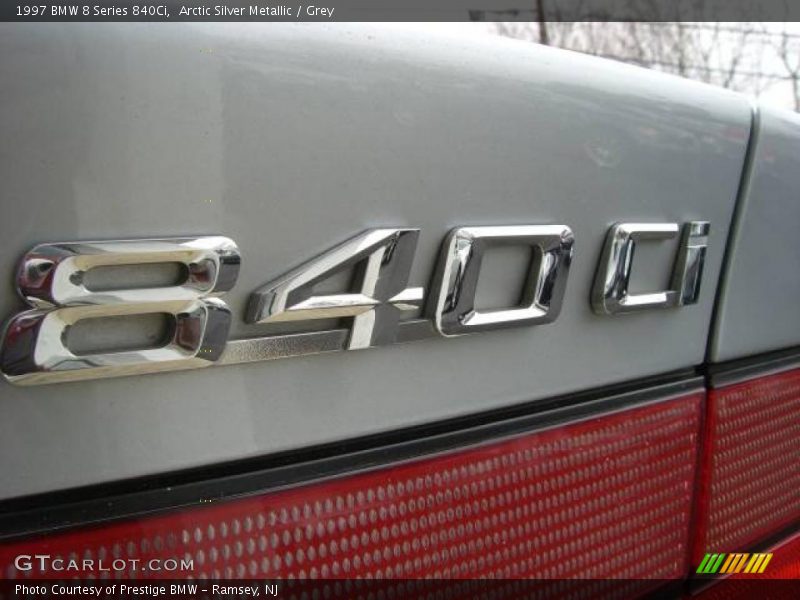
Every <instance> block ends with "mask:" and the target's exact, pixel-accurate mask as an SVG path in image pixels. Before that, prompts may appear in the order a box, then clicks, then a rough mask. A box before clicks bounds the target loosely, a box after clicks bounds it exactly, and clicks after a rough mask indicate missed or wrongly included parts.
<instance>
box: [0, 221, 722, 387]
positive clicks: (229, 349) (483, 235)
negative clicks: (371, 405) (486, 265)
mask: <svg viewBox="0 0 800 600" xmlns="http://www.w3.org/2000/svg"><path fill="white" fill-rule="evenodd" d="M678 233H679V226H678V225H677V224H675V223H618V224H616V225H614V226H613V227H612V228H611V229H610V230H609V232H608V235H607V237H606V242H605V245H604V248H603V251H602V254H601V258H600V264H599V265H598V268H597V275H596V278H595V282H594V286H593V289H592V298H591V305H592V308H593V310H594V311H595V312H596V313H598V314H604V315H613V314H618V313H625V312H631V311H637V310H644V309H652V308H667V307H675V306H682V305H685V304H693V303H695V302H697V298H698V294H699V290H700V280H701V278H702V268H703V262H704V260H705V253H706V247H707V236H708V233H709V224H708V223H707V222H704V221H692V222H689V223H686V224H685V225H684V226H683V234H682V238H681V242H680V246H679V248H678V252H677V255H676V258H675V264H674V267H673V272H672V279H671V283H670V288H669V289H667V290H661V291H657V292H650V293H647V294H629V293H628V283H629V280H630V274H631V267H632V263H633V250H634V247H635V244H636V242H637V241H638V240H647V239H668V238H672V237H675V236H677V235H678ZM418 237H419V230H418V229H411V228H386V229H372V230H369V231H366V232H364V233H362V234H360V235H358V236H356V237H354V238H352V239H350V240H348V241H346V242H344V243H342V244H340V245H339V246H336V247H335V248H333V249H331V250H329V251H328V252H326V253H324V254H322V255H321V256H318V257H317V258H315V259H313V260H311V261H309V262H307V263H305V264H303V265H301V266H300V267H298V268H296V269H293V270H291V271H289V272H288V273H286V274H285V275H283V276H282V277H279V278H277V279H275V280H273V281H270V282H268V283H266V284H264V285H263V286H261V287H260V288H258V289H256V290H255V291H254V292H252V294H251V295H250V299H249V303H248V306H247V311H246V314H245V315H243V316H244V320H245V321H246V322H248V323H279V322H287V321H312V320H318V319H336V318H338V319H342V320H343V321H344V322H346V323H347V326H345V327H343V328H337V329H328V330H324V331H309V332H306V333H291V334H280V335H272V336H262V337H253V338H247V339H238V340H230V341H229V340H228V334H229V330H230V324H231V318H232V317H231V310H230V308H229V307H228V306H227V304H225V302H224V300H223V299H222V296H224V294H225V292H228V291H230V290H231V289H232V288H233V286H234V285H235V283H236V279H237V276H238V274H239V267H240V264H241V257H240V254H239V250H238V248H237V246H236V243H235V242H234V241H233V240H231V239H229V238H227V237H222V236H204V237H194V238H165V239H150V240H119V241H104V242H70V243H57V244H41V245H39V246H36V247H34V248H33V249H32V250H31V251H30V252H28V253H27V254H26V255H25V256H24V257H23V258H22V261H21V263H20V266H19V269H18V272H17V286H18V288H19V292H20V294H21V295H22V297H23V299H24V300H25V302H27V303H28V304H29V305H30V307H31V309H30V310H26V311H23V312H20V313H17V314H16V315H14V316H13V317H11V319H10V320H9V321H8V323H7V325H6V328H5V333H4V336H3V342H2V349H1V351H0V352H1V354H0V368H2V372H3V375H4V376H5V377H6V379H8V380H9V381H10V382H12V383H15V384H22V385H34V384H42V383H55V382H62V381H77V380H82V379H96V378H100V377H115V376H121V375H138V374H143V373H154V372H160V371H173V370H179V369H195V368H200V367H206V366H211V365H226V364H235V363H243V362H257V361H262V360H271V359H275V358H285V357H289V356H300V355H305V354H315V353H320V352H332V351H338V350H353V349H359V348H370V347H373V346H381V345H384V344H391V343H395V342H401V341H411V340H415V339H421V338H424V337H430V336H437V335H439V336H444V337H451V336H459V335H463V334H466V333H472V332H480V331H489V330H493V329H500V328H505V327H518V326H527V325H538V324H542V323H549V322H551V321H554V320H555V319H556V318H557V317H558V314H559V311H560V309H561V303H562V300H563V297H564V291H565V289H566V284H567V277H568V274H569V267H570V263H571V262H572V260H573V254H574V248H573V246H574V236H573V233H572V230H571V229H570V228H569V227H567V226H566V225H510V226H491V227H460V228H457V229H454V230H453V231H451V232H450V233H449V234H448V235H447V237H446V238H445V240H444V243H443V245H442V249H441V252H440V255H439V259H438V261H437V264H436V267H435V269H434V273H433V276H432V279H431V285H430V289H429V291H428V294H427V297H426V291H425V290H424V289H423V288H419V287H409V286H408V281H409V277H410V273H411V266H412V263H413V260H414V254H415V251H416V246H417V239H418ZM497 245H517V246H527V247H529V248H530V249H531V251H532V259H531V261H530V263H529V265H528V267H527V271H526V272H525V273H524V274H523V276H524V278H525V283H524V286H523V292H522V295H521V298H520V300H519V302H518V303H517V305H515V306H509V307H506V308H498V309H492V310H478V309H477V308H476V306H475V294H476V290H477V286H478V280H479V279H480V274H481V265H482V259H483V256H484V253H485V252H486V250H487V249H488V248H490V247H492V246H497ZM158 263H178V264H179V265H182V267H183V272H184V273H185V277H184V278H183V280H182V281H181V282H179V283H177V284H175V285H169V286H164V287H156V288H153V287H151V288H145V289H140V288H134V287H131V288H124V287H123V288H120V289H111V290H107V289H104V290H101V291H97V290H92V289H90V288H89V287H87V286H86V285H85V276H86V273H87V272H88V271H90V270H91V269H94V268H97V267H108V266H122V265H148V264H158ZM352 269H355V274H356V275H355V277H354V280H353V283H352V288H351V289H350V291H349V292H348V293H341V294H316V293H315V292H314V286H315V285H316V284H318V283H320V282H322V281H324V280H326V279H328V278H330V277H333V276H334V275H336V274H337V273H340V272H342V271H345V270H352ZM420 310H422V311H423V318H419V317H414V316H413V315H414V314H416V313H418V312H419V311H420ZM153 313H158V314H167V315H169V316H170V318H171V319H172V321H173V326H172V328H171V330H170V331H171V334H170V336H169V339H168V340H167V341H166V343H165V344H164V345H162V346H160V347H157V348H148V349H143V350H127V351H119V352H97V353H80V354H78V353H74V352H72V351H71V350H70V349H69V347H68V344H67V341H66V340H67V335H66V334H67V332H68V330H69V328H70V327H71V326H73V325H74V324H76V323H77V322H78V321H81V320H84V319H93V318H100V317H119V316H128V315H147V314H153ZM409 315H411V316H409Z"/></svg>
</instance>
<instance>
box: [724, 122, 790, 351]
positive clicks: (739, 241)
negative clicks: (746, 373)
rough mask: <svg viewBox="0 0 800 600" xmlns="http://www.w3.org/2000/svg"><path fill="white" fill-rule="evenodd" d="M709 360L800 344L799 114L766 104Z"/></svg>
mask: <svg viewBox="0 0 800 600" xmlns="http://www.w3.org/2000/svg"><path fill="white" fill-rule="evenodd" d="M754 139H755V145H754V148H753V150H752V159H751V161H752V165H751V168H750V171H749V177H748V179H747V180H746V181H745V186H744V189H743V193H742V199H741V201H740V205H739V215H738V220H737V227H736V228H735V230H734V232H733V235H732V236H731V241H730V247H729V250H728V252H729V256H730V258H729V260H728V263H727V270H726V272H725V274H724V277H723V283H722V287H721V290H720V291H721V294H720V308H719V312H718V315H717V320H716V326H715V332H714V336H713V338H712V340H711V345H710V358H711V360H713V361H724V360H731V359H736V358H742V357H745V356H750V355H753V354H758V353H759V352H768V351H772V350H780V349H783V348H787V347H791V346H798V345H800V235H798V231H799V230H800V117H798V115H797V114H796V113H791V112H787V111H778V110H774V109H768V108H761V109H760V112H759V118H758V121H757V130H756V135H755V136H754Z"/></svg>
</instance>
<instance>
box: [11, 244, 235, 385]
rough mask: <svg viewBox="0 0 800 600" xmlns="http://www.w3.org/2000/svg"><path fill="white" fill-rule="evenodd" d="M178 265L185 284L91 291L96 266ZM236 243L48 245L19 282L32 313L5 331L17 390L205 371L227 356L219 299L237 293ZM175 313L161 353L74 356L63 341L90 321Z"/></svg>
mask: <svg viewBox="0 0 800 600" xmlns="http://www.w3.org/2000/svg"><path fill="white" fill-rule="evenodd" d="M155 263H178V264H180V265H182V266H183V268H184V270H185V279H184V281H183V282H182V283H179V284H177V285H171V286H165V287H155V288H153V287H151V288H145V289H129V288H123V289H112V290H103V291H93V290H92V289H89V288H87V287H86V286H85V285H84V278H85V274H86V272H87V271H89V270H90V269H93V268H95V267H109V266H122V265H143V264H155ZM239 263H240V257H239V251H238V249H237V247H236V244H235V243H234V242H233V241H232V240H230V239H228V238H226V237H219V236H206V237H198V238H169V239H155V240H126V241H108V242H80V243H63V244H42V245H39V246H36V247H35V248H33V249H32V250H31V251H30V252H28V253H27V254H26V255H25V256H24V257H23V259H22V262H21V263H20V267H19V270H18V272H17V285H18V287H19V290H20V293H21V294H22V296H23V298H24V299H25V301H26V302H27V303H28V304H30V305H31V306H33V307H34V309H33V310H28V311H24V312H21V313H18V314H17V315H15V316H14V317H12V318H11V320H10V322H9V323H8V326H7V327H6V330H5V334H4V339H3V345H2V355H0V370H2V372H3V375H5V376H6V378H8V379H9V380H11V381H13V382H14V383H18V384H23V385H25V384H34V383H51V382H57V381H75V380H79V379H95V378H98V377H112V376H117V375H129V374H139V373H153V372H157V371H171V370H176V369H186V368H197V367H202V366H206V365H208V364H211V363H212V362H213V361H215V360H216V359H217V358H219V356H220V355H221V354H222V351H223V350H224V349H225V342H226V341H227V338H228V330H229V328H230V322H231V315H230V310H229V309H228V307H227V305H226V304H225V303H224V302H222V301H221V300H218V299H216V298H213V297H211V296H214V295H219V294H221V293H224V292H226V291H228V290H230V289H231V288H232V287H233V284H234V283H235V282H236V278H237V275H238V272H239ZM153 313H161V314H167V315H171V317H172V318H173V319H174V327H173V328H172V330H171V336H170V339H169V341H168V342H167V343H166V345H164V346H162V347H160V348H151V349H144V350H130V351H122V352H106V353H95V354H81V355H76V354H74V353H73V352H71V351H70V350H69V348H67V345H66V343H65V337H66V333H67V330H68V328H69V327H71V326H72V325H74V324H75V323H77V322H78V321H80V320H82V319H91V318H97V317H116V316H124V315H145V314H153Z"/></svg>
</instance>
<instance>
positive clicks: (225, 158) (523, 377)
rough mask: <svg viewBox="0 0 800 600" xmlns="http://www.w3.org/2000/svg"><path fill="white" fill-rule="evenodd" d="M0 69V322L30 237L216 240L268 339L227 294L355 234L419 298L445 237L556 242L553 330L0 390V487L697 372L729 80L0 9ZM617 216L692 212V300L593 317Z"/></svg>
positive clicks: (640, 275)
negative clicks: (699, 261) (397, 234)
mask: <svg viewBox="0 0 800 600" xmlns="http://www.w3.org/2000/svg"><path fill="white" fill-rule="evenodd" d="M0 80H2V81H4V82H6V85H3V86H2V88H0V104H2V106H3V110H2V112H0V140H2V143H0V181H2V182H3V183H2V195H1V196H0V203H2V211H3V218H2V220H1V221H0V238H1V239H3V242H4V249H5V252H4V257H5V258H4V259H3V261H2V262H0V281H4V282H6V284H5V285H4V286H2V287H0V315H2V316H3V318H8V317H10V316H12V315H13V314H14V313H16V312H18V311H20V310H22V309H23V307H24V306H23V303H22V302H21V300H20V298H19V297H18V296H17V294H16V293H15V291H14V290H13V287H12V282H13V281H14V272H15V269H16V262H17V260H18V259H19V257H21V256H22V255H23V254H24V253H25V252H26V251H27V250H29V249H30V248H31V247H32V246H33V245H35V244H38V243H46V242H56V241H80V240H104V239H106V240H107V239H136V238H158V237H174V236H195V235H208V234H219V235H224V236H227V237H230V238H231V239H233V240H235V242H236V243H237V244H238V247H239V249H240V252H241V255H242V264H241V270H240V275H239V279H238V282H237V284H236V287H235V288H234V289H233V290H231V291H230V292H229V293H228V294H226V296H225V298H226V302H227V303H228V304H229V306H230V307H231V311H232V313H233V323H232V327H231V339H237V338H243V337H252V336H254V335H258V334H259V333H260V332H268V331H269V330H268V328H267V327H266V326H265V325H260V324H256V325H251V324H247V323H245V321H244V315H245V311H246V305H247V299H248V296H249V295H250V293H251V292H252V291H254V290H255V289H257V288H258V287H259V286H261V285H262V284H263V283H264V282H265V281H269V280H271V279H272V278H275V277H277V276H280V275H282V274H283V273H285V272H287V271H288V270H290V269H291V268H292V267H295V266H297V265H299V264H302V263H303V262H305V261H307V260H309V259H310V258H312V257H314V256H317V255H319V254H321V253H322V252H324V251H326V250H327V249H329V248H331V247H333V246H334V245H335V244H338V243H340V242H342V241H344V240H347V239H349V238H351V237H352V236H354V235H356V234H358V233H359V232H361V231H364V230H367V229H370V228H376V227H411V228H419V229H420V236H419V243H418V247H417V251H416V255H415V262H414V266H413V270H412V275H411V278H410V281H409V286H415V287H424V288H425V290H426V294H429V293H430V289H429V287H430V277H431V275H432V270H433V266H434V263H435V261H436V259H437V256H438V255H439V250H440V244H441V241H442V239H443V238H444V236H445V235H446V233H447V232H448V231H450V230H452V229H453V228H455V227H466V226H489V225H552V224H565V225H567V226H568V227H570V228H571V229H572V231H573V232H574V236H575V246H574V251H575V255H574V260H573V262H572V266H571V270H570V274H569V281H568V283H567V286H566V290H565V296H564V302H563V306H562V308H561V313H560V315H559V317H558V319H557V320H556V321H555V322H553V323H549V324H544V325H539V326H532V327H522V328H518V329H509V330H505V331H494V332H486V333H479V334H474V335H465V336H462V337H458V338H453V339H445V338H431V339H427V340H424V341H418V342H414V343H413V344H396V345H392V346H386V347H381V348H378V349H370V350H359V351H356V352H340V353H333V354H326V355H322V356H308V357H300V358H291V359H286V360H278V361H271V362H261V363H252V364H247V365H231V366H226V367H224V368H212V369H201V370H197V371H184V372H175V373H168V374H157V375H142V376H135V377H124V378H119V379H109V380H98V381H83V382H76V383H62V384H56V385H49V386H39V387H15V386H12V385H9V384H8V383H6V382H2V383H0V480H1V481H2V485H0V497H4V498H10V497H17V496H21V495H27V494H33V493H37V492H44V491H47V490H53V489H63V488H68V487H74V486H80V485H86V484H92V483H99V482H104V481H109V480H118V479H122V478H128V477H134V476H141V475H147V474H153V473H161V472H166V471H171V470H176V469H183V468H189V467H195V466H200V465H205V464H209V463H218V462H222V461H229V460H235V459H241V458H245V457H253V456H260V455H265V454H268V453H273V452H277V451H283V450H291V449H294V448H299V447H304V446H309V445H312V444H319V443H324V442H331V441H336V440H342V439H345V438H352V437H355V436H361V435H366V434H377V433H380V432H382V431H387V430H391V429H397V428H401V427H406V426H411V425H415V424H419V423H425V422H431V421H435V420H439V419H446V418H451V417H456V416H459V415H465V414H470V413H477V412H481V411H485V410H489V409H495V408H501V407H507V406H512V405H515V404H519V403H522V402H529V401H532V400H536V399H543V398H547V397H551V396H554V395H557V394H564V393H569V392H574V391H579V390H586V389H590V388H596V387H599V386H603V385H607V384H613V383H619V382H624V381H628V380H632V379H635V378H640V377H646V376H650V375H655V374H659V373H665V372H669V371H672V370H676V369H681V368H686V367H691V366H693V365H698V364H700V363H701V362H702V361H703V358H704V354H705V349H706V342H707V336H708V332H709V329H710V325H711V319H712V311H713V306H714V300H715V291H716V282H717V280H718V278H719V275H720V269H721V265H722V260H723V254H724V249H725V243H726V239H727V237H728V231H729V226H730V222H731V218H732V215H733V210H734V205H735V200H736V195H737V190H738V187H739V180H740V176H741V171H742V168H743V163H744V159H745V154H746V150H747V145H748V139H749V136H750V128H751V121H752V110H751V106H750V104H749V103H748V101H747V100H746V99H744V98H742V97H740V96H738V95H735V94H733V93H729V92H726V91H723V90H720V89H716V88H712V87H708V86H705V85H701V84H697V83H693V82H689V81H687V80H682V79H678V78H674V77H669V76H665V75H662V74H658V73H655V72H651V71H647V70H644V69H639V68H635V67H632V66H626V65H622V64H618V63H613V62H607V61H603V60H599V59H595V58H591V57H587V56H583V55H579V54H575V53H570V52H564V51H558V50H553V49H549V48H544V47H539V46H536V45H533V44H527V43H522V42H516V41H511V40H503V39H494V38H487V39H485V40H475V39H469V40H468V39H461V38H447V37H442V38H438V37H434V36H431V35H430V34H429V33H421V32H413V31H403V30H401V29H399V28H398V27H396V26H395V27H388V28H383V27H379V26H375V25H352V26H351V25H344V24H339V25H337V26H335V27H332V26H327V25H310V24H296V25H293V24H280V25H279V24H270V25H253V24H218V25H201V24H125V25H113V24H104V25H101V26H100V25H95V24H93V25H77V24H70V25H57V24H35V25H25V24H13V25H8V24H7V25H3V26H0ZM795 154H796V153H795ZM794 159H796V156H795V157H794ZM795 172H797V170H795ZM620 221H624V222H653V223H661V222H675V223H684V222H688V221H709V222H710V223H711V230H710V235H709V237H708V249H707V256H706V263H705V272H704V279H703V285H702V287H701V289H700V294H699V298H698V302H697V303H696V304H692V305H687V306H682V307H675V308H670V309H662V310H655V311H642V312H639V313H635V314H625V315H617V316H599V315H596V314H594V313H593V312H592V309H591V304H590V292H591V286H592V281H593V279H594V275H595V269H596V266H597V263H598V259H599V257H600V254H601V252H602V249H603V243H604V239H605V236H606V231H607V230H608V228H609V227H610V226H611V225H613V224H614V223H615V222H620ZM677 245H678V239H677V238H675V239H673V240H668V241H658V242H646V243H642V244H641V245H640V247H639V248H638V249H637V258H636V261H637V263H636V265H635V266H634V270H633V275H632V279H631V291H632V292H635V291H647V290H651V289H654V290H659V289H665V287H666V286H667V285H668V284H669V277H670V271H671V267H672V264H673V260H674V256H675V252H676V250H677ZM512 250H513V249H512ZM518 259H519V257H518V256H517V255H515V254H514V253H513V252H511V251H505V250H503V251H500V252H498V253H496V254H492V252H489V253H487V256H486V258H485V263H484V267H483V272H482V275H481V278H482V279H481V286H479V289H478V304H479V308H480V307H482V306H508V305H509V297H508V294H505V295H504V293H503V290H506V291H507V290H511V289H514V288H515V286H519V285H520V284H521V281H519V279H520V267H519V264H520V263H519V260H518ZM795 264H796V263H795ZM489 265H490V266H489ZM511 302H512V303H513V299H511ZM795 323H796V320H795Z"/></svg>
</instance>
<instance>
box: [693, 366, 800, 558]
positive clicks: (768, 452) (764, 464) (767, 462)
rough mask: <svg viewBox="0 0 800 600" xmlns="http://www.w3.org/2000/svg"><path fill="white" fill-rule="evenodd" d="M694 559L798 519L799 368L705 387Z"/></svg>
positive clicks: (740, 545) (732, 548)
mask: <svg viewBox="0 0 800 600" xmlns="http://www.w3.org/2000/svg"><path fill="white" fill-rule="evenodd" d="M704 454H705V455H704V457H703V464H704V468H703V484H702V492H701V512H700V523H699V525H700V531H701V532H703V535H701V536H700V537H699V543H698V546H697V547H696V552H695V558H698V557H699V556H702V554H703V553H705V552H741V551H743V550H747V549H748V547H749V546H750V545H751V544H753V543H755V542H758V541H759V540H761V539H764V538H766V537H768V536H769V535H771V534H774V533H777V532H778V531H780V530H781V529H782V528H783V527H786V526H787V525H789V524H791V523H792V522H793V521H795V520H797V519H798V518H800V370H794V371H789V372H785V373H780V374H777V375H771V376H767V377H762V378H759V379H755V380H753V381H748V382H745V383H740V384H736V385H731V386H729V387H723V388H720V389H716V390H711V391H710V392H709V397H708V421H707V425H706V442H705V444H704Z"/></svg>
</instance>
